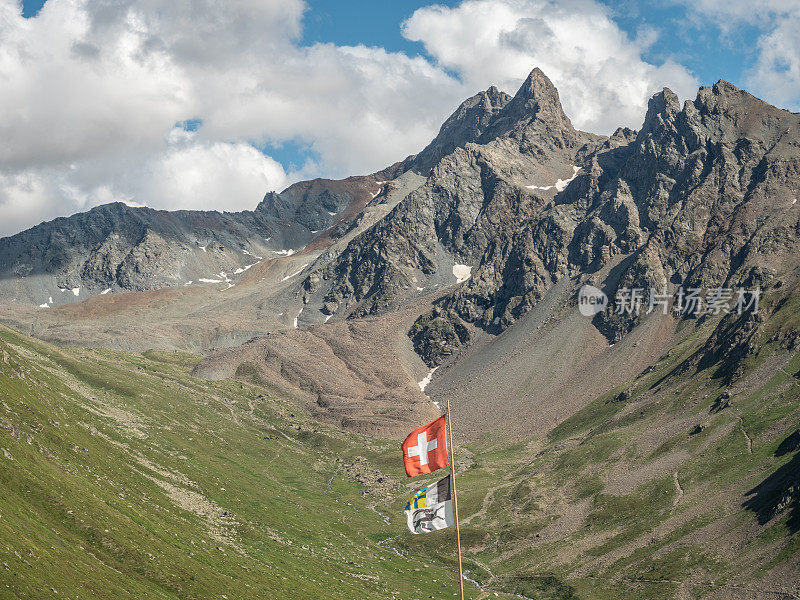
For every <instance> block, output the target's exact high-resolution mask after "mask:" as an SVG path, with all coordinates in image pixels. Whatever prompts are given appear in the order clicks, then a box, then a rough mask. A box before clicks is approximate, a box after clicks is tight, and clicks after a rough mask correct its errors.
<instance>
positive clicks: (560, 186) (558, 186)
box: [525, 166, 581, 192]
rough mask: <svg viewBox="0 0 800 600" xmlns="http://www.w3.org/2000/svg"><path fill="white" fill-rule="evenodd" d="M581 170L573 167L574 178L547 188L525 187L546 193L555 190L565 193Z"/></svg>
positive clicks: (546, 186) (561, 180)
mask: <svg viewBox="0 0 800 600" xmlns="http://www.w3.org/2000/svg"><path fill="white" fill-rule="evenodd" d="M580 170H581V168H580V167H576V166H573V167H572V177H570V178H569V179H559V180H558V181H556V182H555V183H554V184H553V185H545V186H541V185H526V186H525V187H526V188H528V189H529V190H544V191H547V190H552V189H553V188H556V191H559V192H563V191H564V190H565V189H567V186H568V185H569V184H570V183H572V181H573V180H574V179H575V178H576V177H577V176H578V171H580Z"/></svg>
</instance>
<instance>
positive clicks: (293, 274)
mask: <svg viewBox="0 0 800 600" xmlns="http://www.w3.org/2000/svg"><path fill="white" fill-rule="evenodd" d="M307 266H308V263H306V264H304V265H303V266H302V267H300V270H299V271H295V272H294V273H292V274H291V275H287V276H286V277H284V278H283V279H281V281H286V280H287V279H291V278H292V277H295V276H297V275H300V273H302V272H303V269H305V268H306V267H307Z"/></svg>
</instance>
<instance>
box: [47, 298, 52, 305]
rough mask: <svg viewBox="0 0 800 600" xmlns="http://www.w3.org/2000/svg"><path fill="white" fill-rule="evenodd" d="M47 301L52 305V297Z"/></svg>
mask: <svg viewBox="0 0 800 600" xmlns="http://www.w3.org/2000/svg"><path fill="white" fill-rule="evenodd" d="M47 301H48V302H49V303H50V304H52V303H53V297H52V296H50V297H49V298H48V299H47Z"/></svg>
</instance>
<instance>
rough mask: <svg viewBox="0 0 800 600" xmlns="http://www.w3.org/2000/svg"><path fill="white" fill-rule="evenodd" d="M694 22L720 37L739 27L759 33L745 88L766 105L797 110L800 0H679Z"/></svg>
mask: <svg viewBox="0 0 800 600" xmlns="http://www.w3.org/2000/svg"><path fill="white" fill-rule="evenodd" d="M680 2H681V3H682V4H684V5H685V6H686V9H687V10H688V11H689V13H690V14H691V15H692V16H693V18H694V19H695V20H696V21H697V24H698V25H697V26H699V27H703V26H706V25H707V24H709V23H710V24H712V25H714V26H716V27H717V28H719V31H720V33H721V35H722V37H723V38H727V37H730V36H732V35H733V34H734V33H735V32H736V31H737V30H738V29H739V28H742V27H748V28H755V29H756V30H758V31H760V34H759V37H758V41H757V44H756V50H757V51H756V53H755V59H754V61H753V63H752V64H751V65H750V66H749V67H748V68H747V69H746V71H745V74H744V76H745V79H744V82H745V85H746V86H747V87H748V89H749V90H750V91H752V92H753V93H754V94H756V95H757V96H759V97H761V98H763V99H765V100H766V101H767V102H771V103H772V104H776V105H778V106H783V107H787V108H789V109H792V110H799V109H800V34H798V32H800V0H691V1H689V0H680Z"/></svg>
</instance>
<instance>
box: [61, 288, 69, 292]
mask: <svg viewBox="0 0 800 600" xmlns="http://www.w3.org/2000/svg"><path fill="white" fill-rule="evenodd" d="M58 291H59V292H68V291H69V289H68V288H62V287H60V288H58Z"/></svg>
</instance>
